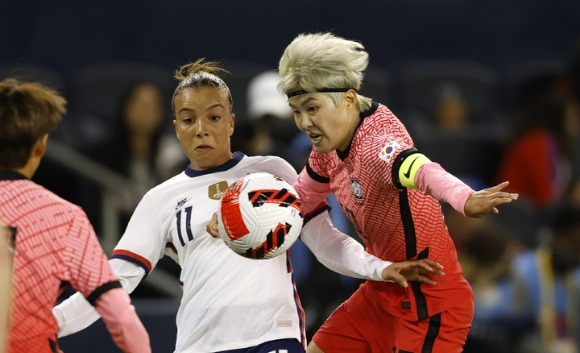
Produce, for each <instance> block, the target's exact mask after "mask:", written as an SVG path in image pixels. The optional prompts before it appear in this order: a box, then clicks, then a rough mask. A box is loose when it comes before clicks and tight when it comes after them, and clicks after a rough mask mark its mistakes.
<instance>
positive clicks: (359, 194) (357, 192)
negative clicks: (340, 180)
mask: <svg viewBox="0 0 580 353" xmlns="http://www.w3.org/2000/svg"><path fill="white" fill-rule="evenodd" d="M350 188H351V190H352V194H353V195H354V198H355V199H356V200H357V201H361V200H364V196H363V189H362V186H361V185H360V182H359V181H358V179H356V178H350Z"/></svg>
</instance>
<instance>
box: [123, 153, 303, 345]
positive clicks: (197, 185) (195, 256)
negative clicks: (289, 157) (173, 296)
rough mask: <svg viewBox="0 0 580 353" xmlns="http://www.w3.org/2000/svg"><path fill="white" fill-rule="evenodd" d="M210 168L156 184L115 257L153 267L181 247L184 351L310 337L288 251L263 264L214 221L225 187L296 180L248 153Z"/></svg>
mask: <svg viewBox="0 0 580 353" xmlns="http://www.w3.org/2000/svg"><path fill="white" fill-rule="evenodd" d="M243 157H244V156H243V155H242V154H241V153H238V154H237V155H236V157H235V158H233V159H231V160H230V161H229V162H227V163H226V164H224V165H222V166H220V167H217V168H214V169H210V170H205V171H202V172H199V171H195V170H192V169H187V170H186V171H185V172H184V173H181V174H179V175H177V176H175V177H174V178H172V179H170V180H168V181H166V182H164V183H162V184H160V185H159V186H157V187H155V188H153V189H151V190H150V191H149V192H148V193H147V194H146V195H145V196H144V197H143V200H142V201H141V202H140V203H139V205H138V206H137V209H136V210H135V212H134V214H133V216H132V218H131V221H130V222H129V225H128V226H127V230H126V232H125V234H124V235H123V237H122V239H121V241H120V242H119V244H118V245H117V247H116V249H115V252H114V254H113V258H115V257H123V258H125V259H128V260H130V261H134V262H137V263H138V264H139V265H141V266H144V267H145V268H146V269H147V272H148V271H149V270H150V269H151V267H154V266H155V264H156V263H157V261H158V260H159V259H160V258H161V257H163V255H164V253H165V249H166V244H168V243H171V244H173V247H174V249H175V250H176V251H177V257H178V259H179V264H180V266H181V275H180V280H181V282H182V283H183V298H182V300H181V305H180V307H179V311H178V313H177V342H176V352H184V353H185V352H215V351H221V350H229V349H237V348H243V347H250V346H254V345H257V344H259V343H262V342H266V341H270V340H275V339H281V338H296V339H297V340H299V341H303V340H304V330H303V326H304V313H303V311H302V307H301V305H300V302H299V300H298V296H297V294H296V289H295V287H294V284H293V280H292V273H291V270H290V267H289V266H290V265H289V261H288V258H287V256H286V255H283V256H278V257H276V258H274V259H271V261H270V260H267V261H262V260H252V259H247V258H244V257H242V256H240V255H238V254H235V253H234V252H233V251H232V250H230V249H229V248H228V247H227V246H226V245H225V244H224V242H223V241H222V240H221V239H219V238H213V237H212V236H211V235H209V234H208V233H207V231H206V225H207V223H208V221H209V219H211V217H212V215H213V213H214V212H216V211H217V208H218V206H219V202H220V198H221V193H222V192H223V191H225V188H226V187H227V186H228V185H229V184H231V183H232V182H234V181H235V180H237V179H238V178H241V177H243V176H245V175H246V174H249V173H254V172H261V171H266V172H270V173H273V174H276V175H279V176H280V177H282V178H284V179H286V180H289V181H290V182H293V181H294V180H295V178H296V175H295V174H296V173H295V172H294V171H293V169H292V168H291V167H290V166H286V165H285V164H284V163H281V159H278V158H272V157H264V158H258V157H245V158H243Z"/></svg>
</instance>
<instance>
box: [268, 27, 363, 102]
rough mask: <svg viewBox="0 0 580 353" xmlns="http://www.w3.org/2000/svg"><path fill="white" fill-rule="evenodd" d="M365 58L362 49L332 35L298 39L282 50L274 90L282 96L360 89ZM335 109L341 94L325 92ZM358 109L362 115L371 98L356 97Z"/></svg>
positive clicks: (353, 43)
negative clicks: (283, 94) (295, 93)
mask: <svg viewBox="0 0 580 353" xmlns="http://www.w3.org/2000/svg"><path fill="white" fill-rule="evenodd" d="M368 63H369V55H368V53H367V52H366V51H365V48H364V46H363V45H362V44H361V43H359V42H357V41H353V40H348V39H344V38H341V37H338V36H335V35H334V34H332V33H310V34H300V35H298V36H297V37H296V38H295V39H294V40H293V41H292V42H291V43H290V44H289V45H288V46H287V47H286V49H285V50H284V54H282V57H281V58H280V62H279V65H278V71H279V72H280V75H281V76H282V80H281V81H280V84H279V85H278V88H279V89H280V90H281V91H282V92H284V93H285V94H287V95H288V94H290V93H292V92H294V91H297V90H304V91H306V92H310V93H312V92H319V91H324V90H327V91H328V90H331V89H346V88H348V89H354V90H355V91H357V92H358V90H359V89H360V88H361V86H362V82H363V78H364V71H365V69H366V68H367V66H368ZM324 94H326V95H328V96H329V97H330V98H331V99H332V100H333V101H334V103H335V104H336V105H337V106H338V104H339V102H340V100H341V99H342V96H343V94H344V93H343V92H338V93H334V92H332V93H329V92H325V93H324ZM357 101H358V106H359V109H360V110H361V111H364V110H366V109H368V108H370V106H371V102H372V100H371V98H368V97H365V96H362V95H360V94H358V93H357Z"/></svg>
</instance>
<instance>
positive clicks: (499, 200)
mask: <svg viewBox="0 0 580 353" xmlns="http://www.w3.org/2000/svg"><path fill="white" fill-rule="evenodd" d="M508 185H509V182H508V181H504V182H503V183H501V184H498V185H496V186H493V187H491V188H487V189H483V190H480V191H476V192H474V193H473V194H471V196H469V198H468V199H467V202H466V203H465V209H464V211H465V215H466V216H468V217H483V216H487V215H488V214H490V213H493V214H498V213H499V211H498V209H497V207H496V206H498V205H502V204H504V203H510V202H512V201H514V200H517V199H518V194H513V193H510V192H505V191H502V190H503V189H504V188H505V187H506V186H508Z"/></svg>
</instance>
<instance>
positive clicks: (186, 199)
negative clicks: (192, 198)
mask: <svg viewBox="0 0 580 353" xmlns="http://www.w3.org/2000/svg"><path fill="white" fill-rule="evenodd" d="M187 201H189V199H188V198H187V197H186V198H184V199H183V200H181V201H179V202H178V203H177V206H175V209H176V210H178V209H179V208H181V206H183V205H185V203H186V202H187Z"/></svg>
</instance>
